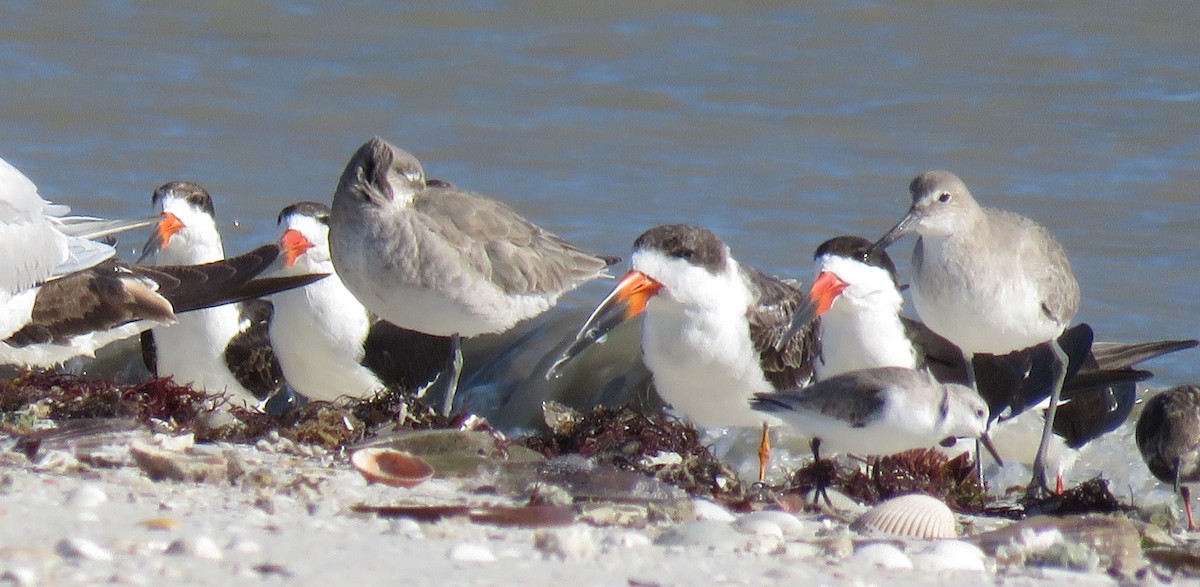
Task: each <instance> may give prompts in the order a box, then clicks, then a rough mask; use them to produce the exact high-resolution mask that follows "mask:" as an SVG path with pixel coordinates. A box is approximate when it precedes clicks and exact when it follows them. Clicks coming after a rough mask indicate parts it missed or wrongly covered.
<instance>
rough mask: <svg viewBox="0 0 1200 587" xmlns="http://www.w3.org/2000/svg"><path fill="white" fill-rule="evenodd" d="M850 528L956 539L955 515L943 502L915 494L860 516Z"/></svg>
mask: <svg viewBox="0 0 1200 587" xmlns="http://www.w3.org/2000/svg"><path fill="white" fill-rule="evenodd" d="M850 529H851V530H855V531H858V532H867V531H874V532H882V533H885V534H895V535H898V536H907V537H911V538H955V537H957V536H958V530H957V528H956V526H955V522H954V512H951V511H950V508H949V507H948V506H947V505H946V504H944V503H942V502H941V501H939V500H937V499H935V498H933V497H930V496H928V495H923V494H920V493H914V494H910V495H901V496H899V497H893V498H892V499H889V500H887V501H884V502H881V503H879V504H877V505H876V506H875V507H873V508H871V509H869V510H867V511H866V513H864V514H863V515H861V516H859V517H858V519H857V520H855V521H854V523H853V524H850Z"/></svg>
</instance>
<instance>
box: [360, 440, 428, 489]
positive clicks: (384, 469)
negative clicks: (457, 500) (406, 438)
mask: <svg viewBox="0 0 1200 587" xmlns="http://www.w3.org/2000/svg"><path fill="white" fill-rule="evenodd" d="M350 463H351V464H352V465H354V468H355V469H358V472H359V473H362V476H363V477H366V479H367V481H368V482H370V483H382V484H384V485H391V486H392V487H416V486H417V485H420V484H421V483H422V482H424V481H425V480H426V479H429V478H430V477H433V467H431V466H429V463H426V462H425V460H424V459H422V458H421V457H418V456H415V455H413V454H410V453H406V452H402V451H398V450H396V449H393V448H379V447H371V448H363V449H359V450H356V451H354V454H352V455H350Z"/></svg>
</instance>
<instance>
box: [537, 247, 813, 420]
mask: <svg viewBox="0 0 1200 587" xmlns="http://www.w3.org/2000/svg"><path fill="white" fill-rule="evenodd" d="M630 265H631V269H630V271H629V272H628V273H627V274H626V275H625V276H624V277H623V278H621V280H620V281H619V282H618V283H617V285H616V287H615V288H613V290H612V292H611V293H609V294H608V296H607V297H606V298H605V299H604V301H603V302H601V303H600V305H599V306H597V308H596V309H595V310H594V311H593V312H592V315H591V316H590V317H589V318H588V320H587V322H585V323H584V325H583V326H582V327H581V328H580V329H579V332H578V334H577V335H576V337H575V340H574V342H573V343H572V344H571V345H570V347H568V348H567V349H566V350H565V351H564V352H563V354H562V355H561V356H560V358H559V359H558V361H557V362H556V363H555V365H554V366H553V367H552V368H551V369H550V372H549V373H548V374H547V376H553V375H554V374H555V373H556V372H557V371H558V370H560V369H562V368H563V366H564V365H565V364H566V363H567V362H568V361H570V360H571V359H572V358H574V357H575V356H577V355H578V354H579V353H581V352H582V351H583V350H584V349H585V348H587V347H588V346H590V345H591V344H593V343H595V342H596V341H598V340H599V339H601V338H602V337H603V336H604V335H605V334H607V333H608V332H609V331H610V330H612V328H614V327H616V325H617V324H619V323H620V322H622V321H624V320H626V319H628V318H631V317H633V316H636V315H638V314H640V313H642V312H643V311H644V312H645V315H646V316H645V321H644V322H643V324H642V358H643V361H644V362H645V364H646V366H647V367H648V368H649V369H650V371H651V372H652V373H653V376H654V386H655V389H657V390H658V394H659V395H660V396H661V397H662V398H663V400H664V401H666V402H667V403H669V404H671V405H672V406H673V407H674V408H675V409H676V410H678V411H679V412H680V413H681V414H683V415H684V416H686V417H687V418H688V419H689V420H691V421H692V422H694V423H696V424H699V425H702V426H757V425H759V424H761V423H762V422H763V420H764V418H763V415H762V414H760V413H756V412H754V411H753V410H751V409H750V404H749V399H750V398H751V397H752V396H753V395H754V394H755V393H758V392H764V391H772V390H778V389H787V388H789V387H794V386H797V385H803V384H805V383H808V381H809V380H810V379H811V377H812V363H811V358H812V357H811V347H810V340H809V338H808V337H807V336H798V337H794V338H792V339H790V341H789V343H788V344H787V345H786V346H784V347H782V348H776V346H775V341H777V340H779V338H780V336H781V335H782V334H783V332H784V331H785V330H786V329H787V327H788V325H789V324H790V321H791V315H792V312H793V311H794V310H795V309H796V308H797V307H798V306H801V305H803V304H804V301H805V296H804V293H803V292H802V291H800V290H799V289H797V288H796V287H794V286H793V285H792V284H790V283H787V282H784V281H783V280H780V279H777V278H774V277H771V276H768V275H764V274H763V273H761V272H759V271H757V270H755V269H753V268H751V267H747V266H745V265H742V264H740V263H738V262H737V260H736V259H734V258H733V256H732V255H730V252H729V247H728V246H727V245H726V244H725V243H724V242H722V241H721V239H720V238H718V237H717V235H715V234H713V232H712V231H710V230H707V229H705V228H701V227H698V226H691V225H686V224H668V225H662V226H656V227H654V228H651V229H650V230H647V231H646V232H644V233H643V234H642V235H641V236H639V237H638V238H637V240H636V241H634V244H633V255H632V256H631V259H630Z"/></svg>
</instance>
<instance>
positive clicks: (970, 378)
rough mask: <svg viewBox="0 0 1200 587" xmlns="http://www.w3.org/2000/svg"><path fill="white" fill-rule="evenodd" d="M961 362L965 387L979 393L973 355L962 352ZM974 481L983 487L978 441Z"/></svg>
mask: <svg viewBox="0 0 1200 587" xmlns="http://www.w3.org/2000/svg"><path fill="white" fill-rule="evenodd" d="M962 355H963V361H964V362H966V364H967V385H968V386H969V387H970V388H971V389H974V390H975V393H979V382H978V381H977V380H976V379H975V354H974V353H969V352H967V351H963V352H962ZM973 456H974V457H975V479H976V480H977V481H979V485H980V486H981V487H982V486H983V451H982V448H981V447H980V446H979V439H975V454H974V455H973Z"/></svg>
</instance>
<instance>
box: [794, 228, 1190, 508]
mask: <svg viewBox="0 0 1200 587" xmlns="http://www.w3.org/2000/svg"><path fill="white" fill-rule="evenodd" d="M814 258H815V260H816V266H817V270H816V272H817V277H816V279H815V280H814V281H813V285H812V287H811V288H810V290H809V304H807V305H806V306H805V307H804V308H802V309H800V310H798V311H797V312H796V313H795V314H794V318H793V323H792V327H791V328H790V329H789V333H791V332H794V331H798V330H804V329H805V328H810V327H809V326H808V324H809V322H810V321H811V322H813V323H814V325H815V326H814V327H815V329H816V337H815V340H816V347H815V348H816V350H815V352H814V359H813V368H814V371H815V372H816V373H817V375H818V379H821V378H825V377H829V376H831V375H837V374H840V373H846V372H849V371H853V370H858V369H864V368H872V367H885V366H896V367H909V368H914V369H927V370H929V371H930V372H931V373H932V374H933V375H934V376H935V377H936V378H937V379H938V380H939V381H941V382H943V383H951V382H954V383H965V382H967V374H966V364H965V361H964V360H963V357H962V354H961V352H960V351H959V350H958V348H957V347H955V346H954V345H952V344H951V343H950V342H949V341H947V340H945V339H944V338H942V337H940V336H938V335H937V334H935V333H934V332H932V331H930V330H929V329H928V328H926V327H924V325H922V324H921V323H920V322H917V321H915V320H911V319H908V318H905V317H903V316H901V315H900V308H901V305H902V299H901V294H900V288H899V286H898V284H897V281H896V270H895V266H894V265H893V264H892V262H891V259H889V258H888V257H887V254H886V253H885V252H883V251H882V250H873V249H872V248H871V243H870V241H867V240H866V239H863V238H859V237H853V236H842V237H836V238H833V239H830V240H828V241H826V242H825V243H823V244H822V245H821V246H820V247H818V248H817V252H816V254H815V255H814ZM783 340H787V337H786V336H785V338H784V339H783ZM1057 341H1058V344H1059V346H1060V347H1062V348H1063V349H1065V350H1066V352H1067V355H1068V359H1069V364H1068V368H1067V375H1068V376H1067V380H1066V382H1065V384H1064V387H1063V395H1062V398H1063V401H1062V404H1061V406H1060V409H1059V414H1058V417H1057V418H1055V422H1054V432H1055V437H1054V438H1055V441H1054V442H1052V444H1051V445H1050V447H1049V449H1048V452H1047V457H1046V461H1047V463H1048V467H1049V468H1051V469H1055V470H1057V471H1058V472H1059V475H1060V481H1061V475H1062V473H1063V472H1064V471H1065V470H1066V469H1069V468H1070V465H1071V463H1072V462H1073V460H1074V456H1075V450H1074V449H1078V448H1079V447H1081V446H1083V445H1084V444H1085V443H1087V442H1088V441H1090V440H1092V439H1094V438H1096V437H1098V436H1100V435H1102V434H1105V433H1107V432H1110V431H1112V430H1114V429H1116V428H1117V427H1118V426H1120V425H1121V423H1123V422H1124V421H1125V419H1126V418H1127V417H1128V415H1129V413H1130V411H1131V410H1132V409H1133V405H1134V403H1135V401H1136V399H1137V398H1136V388H1135V384H1136V382H1137V381H1140V380H1142V379H1146V378H1148V377H1149V376H1150V373H1149V372H1146V371H1139V370H1134V369H1132V367H1133V366H1134V365H1137V364H1139V363H1141V362H1142V361H1145V360H1148V359H1152V358H1154V357H1157V356H1160V355H1162V354H1166V353H1170V352H1174V351H1177V350H1182V349H1186V348H1192V347H1194V346H1196V345H1197V344H1198V343H1197V341H1195V340H1164V341H1157V342H1150V343H1135V344H1125V343H1104V342H1100V343H1095V344H1094V345H1093V343H1092V330H1091V327H1089V326H1088V325H1087V324H1079V325H1076V326H1074V327H1071V328H1069V329H1067V330H1066V331H1065V332H1064V333H1063V334H1062V335H1061V336H1059V337H1058V339H1057ZM1048 346H1049V345H1048V344H1045V343H1043V344H1041V345H1037V346H1035V347H1032V348H1029V349H1024V350H1021V351H1014V352H1012V353H1009V354H1006V355H990V354H987V353H980V354H977V355H975V356H974V358H973V363H974V370H975V372H976V374H977V375H978V377H977V382H978V388H979V393H980V395H982V396H983V397H984V399H985V400H986V401H987V402H988V406H989V410H990V413H991V414H992V417H993V419H996V418H1001V419H1003V420H1004V422H1005V424H1004V425H1003V426H999V427H997V428H995V429H993V435H992V438H993V440H994V442H995V445H996V447H997V449H998V450H999V451H1000V454H1001V456H1003V457H1004V459H1005V461H1015V462H1021V463H1029V462H1030V457H1031V456H1032V455H1033V454H1034V452H1035V447H1030V446H1029V445H1028V442H1026V441H1027V440H1028V438H1030V437H1031V434H1032V432H1033V427H1034V426H1041V425H1042V423H1043V421H1042V419H1041V411H1040V410H1034V409H1031V408H1034V407H1036V406H1039V404H1041V403H1043V402H1045V400H1046V399H1047V397H1048V396H1049V394H1050V393H1051V392H1052V382H1053V380H1052V373H1051V370H1052V369H1051V368H1052V365H1053V355H1052V354H1051V352H1050V350H1049V348H1048ZM1023 413H1024V414H1025V415H1022V416H1021V417H1020V418H1016V416H1018V415H1020V414H1023ZM1034 437H1036V435H1035V436H1034ZM1060 484H1061V483H1060Z"/></svg>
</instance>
